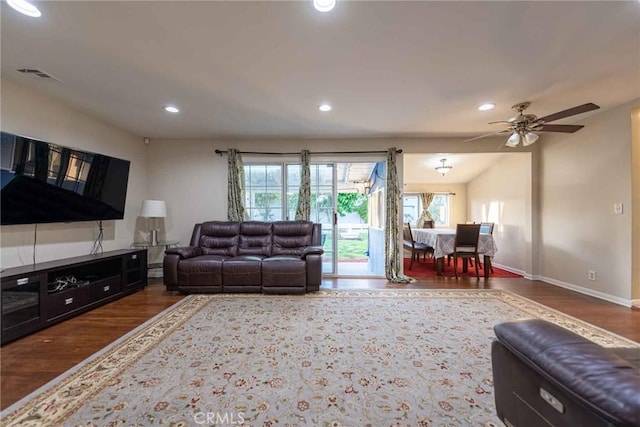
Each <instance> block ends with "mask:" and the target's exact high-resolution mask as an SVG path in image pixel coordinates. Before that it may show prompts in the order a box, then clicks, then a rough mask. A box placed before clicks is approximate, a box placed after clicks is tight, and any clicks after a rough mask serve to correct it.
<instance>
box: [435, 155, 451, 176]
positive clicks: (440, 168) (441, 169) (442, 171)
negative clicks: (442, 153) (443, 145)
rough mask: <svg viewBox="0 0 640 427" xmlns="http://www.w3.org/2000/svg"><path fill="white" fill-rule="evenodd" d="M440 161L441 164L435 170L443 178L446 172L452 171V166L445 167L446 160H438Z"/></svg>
mask: <svg viewBox="0 0 640 427" xmlns="http://www.w3.org/2000/svg"><path fill="white" fill-rule="evenodd" d="M440 161H441V162H442V164H441V165H440V166H438V167H436V168H435V169H436V171H437V172H438V173H439V174H441V175H442V176H445V175H446V174H447V172H449V171H450V170H451V169H453V166H448V165H445V162H446V161H447V159H440Z"/></svg>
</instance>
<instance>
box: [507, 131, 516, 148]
mask: <svg viewBox="0 0 640 427" xmlns="http://www.w3.org/2000/svg"><path fill="white" fill-rule="evenodd" d="M518 144H520V134H519V133H518V132H514V133H512V134H511V136H510V137H509V139H507V142H506V143H505V144H504V145H506V146H507V147H515V146H517V145H518Z"/></svg>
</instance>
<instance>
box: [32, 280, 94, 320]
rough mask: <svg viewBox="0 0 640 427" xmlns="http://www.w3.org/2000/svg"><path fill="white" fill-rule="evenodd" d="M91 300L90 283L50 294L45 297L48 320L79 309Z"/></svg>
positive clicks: (44, 302)
mask: <svg viewBox="0 0 640 427" xmlns="http://www.w3.org/2000/svg"><path fill="white" fill-rule="evenodd" d="M90 302H91V298H90V287H89V285H85V286H82V287H80V288H76V289H69V290H67V291H62V292H58V293H55V294H49V295H47V297H46V298H45V299H44V301H43V304H44V306H45V307H44V309H45V313H47V315H46V316H47V320H51V319H53V318H55V317H58V316H61V315H63V314H67V313H70V312H72V311H74V310H77V309H79V308H81V307H83V306H85V305H87V304H89V303H90Z"/></svg>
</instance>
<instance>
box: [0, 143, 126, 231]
mask: <svg viewBox="0 0 640 427" xmlns="http://www.w3.org/2000/svg"><path fill="white" fill-rule="evenodd" d="M1 137H2V146H1V151H0V165H1V167H0V172H1V174H0V185H1V190H0V222H1V223H2V225H9V224H35V223H48V222H74V221H96V220H109V219H122V218H124V204H125V200H126V197H127V182H128V180H129V165H130V162H129V161H128V160H122V159H117V158H115V157H110V156H105V155H103V154H96V153H90V152H87V151H81V150H76V149H73V148H67V147H63V146H60V145H56V144H52V143H49V142H44V141H38V140H36V139H31V138H26V137H23V136H18V135H13V134H10V133H5V132H2V133H1Z"/></svg>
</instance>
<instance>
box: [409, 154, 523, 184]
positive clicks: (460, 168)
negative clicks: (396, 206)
mask: <svg viewBox="0 0 640 427" xmlns="http://www.w3.org/2000/svg"><path fill="white" fill-rule="evenodd" d="M509 155H512V154H507V153H456V154H410V153H405V154H403V155H402V157H403V160H402V162H403V179H402V181H403V183H404V184H462V183H467V182H469V181H471V180H472V179H473V178H475V177H476V176H478V175H480V174H481V173H482V172H484V171H485V170H487V169H489V167H490V166H491V165H492V164H494V163H495V162H497V161H498V160H499V159H500V158H502V157H503V156H509ZM441 159H446V160H447V161H446V162H445V164H446V165H447V166H452V169H450V170H449V172H447V173H446V174H445V175H444V176H442V175H441V174H440V173H439V172H438V171H436V169H435V168H436V167H437V166H440V165H441V164H442V163H441V162H440V160H441Z"/></svg>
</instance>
